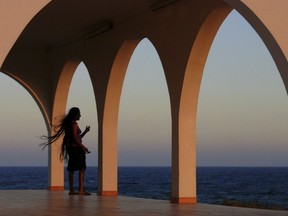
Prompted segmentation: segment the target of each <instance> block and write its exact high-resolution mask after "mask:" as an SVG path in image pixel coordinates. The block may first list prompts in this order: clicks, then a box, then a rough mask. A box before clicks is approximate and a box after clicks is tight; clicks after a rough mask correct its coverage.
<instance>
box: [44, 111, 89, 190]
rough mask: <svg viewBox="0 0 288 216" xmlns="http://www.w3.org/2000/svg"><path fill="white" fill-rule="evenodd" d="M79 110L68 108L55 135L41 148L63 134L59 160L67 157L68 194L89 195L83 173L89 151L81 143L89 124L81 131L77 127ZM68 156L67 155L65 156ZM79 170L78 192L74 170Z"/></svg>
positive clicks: (79, 115)
mask: <svg viewBox="0 0 288 216" xmlns="http://www.w3.org/2000/svg"><path fill="white" fill-rule="evenodd" d="M80 117H81V114H80V110H79V108H77V107H73V108H71V109H70V111H69V112H68V114H67V115H66V116H65V117H64V118H63V120H62V121H61V123H60V125H59V126H58V128H59V129H58V130H56V133H55V135H53V136H51V137H46V136H45V138H48V139H49V141H48V142H47V143H44V144H42V145H44V147H43V149H44V148H45V147H46V146H47V145H50V144H52V143H53V142H55V141H56V140H57V139H58V138H60V137H61V136H62V135H64V138H63V142H62V146H61V152H60V160H63V159H65V161H66V160H67V158H68V166H67V170H68V172H69V189H70V190H69V195H78V194H80V195H91V194H90V193H88V192H86V191H85V190H84V174H85V170H86V156H85V154H86V153H90V152H89V150H88V149H87V147H86V146H84V145H83V144H82V138H83V137H84V136H85V134H86V133H87V132H89V131H90V126H86V128H85V131H84V132H83V133H82V132H81V130H80V129H79V127H78V124H77V121H78V120H79V119H80ZM67 156H68V157H67ZM75 171H79V192H76V191H75V190H74V172H75Z"/></svg>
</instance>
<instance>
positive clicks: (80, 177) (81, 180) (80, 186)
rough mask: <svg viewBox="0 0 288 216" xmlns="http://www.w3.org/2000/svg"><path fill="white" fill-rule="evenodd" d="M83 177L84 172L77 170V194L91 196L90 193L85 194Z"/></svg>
mask: <svg viewBox="0 0 288 216" xmlns="http://www.w3.org/2000/svg"><path fill="white" fill-rule="evenodd" d="M84 175H85V170H84V169H82V170H79V193H80V194H81V195H91V194H90V193H88V192H86V191H85V190H84Z"/></svg>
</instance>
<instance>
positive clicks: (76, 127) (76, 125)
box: [72, 122, 88, 152]
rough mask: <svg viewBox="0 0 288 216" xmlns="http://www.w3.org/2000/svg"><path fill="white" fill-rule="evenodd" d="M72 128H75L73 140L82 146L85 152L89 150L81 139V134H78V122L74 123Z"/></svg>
mask: <svg viewBox="0 0 288 216" xmlns="http://www.w3.org/2000/svg"><path fill="white" fill-rule="evenodd" d="M72 130H73V140H74V142H75V144H76V145H78V146H80V147H81V148H82V149H83V150H84V151H85V152H87V151H88V149H87V147H86V146H84V145H83V144H82V142H81V139H80V137H79V134H78V130H79V128H78V124H77V123H76V122H74V123H73V124H72Z"/></svg>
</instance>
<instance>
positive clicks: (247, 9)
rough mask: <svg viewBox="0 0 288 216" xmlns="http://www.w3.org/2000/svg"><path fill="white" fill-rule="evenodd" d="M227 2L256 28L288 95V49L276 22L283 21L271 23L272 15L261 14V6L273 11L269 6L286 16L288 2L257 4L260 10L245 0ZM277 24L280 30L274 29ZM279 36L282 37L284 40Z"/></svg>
mask: <svg viewBox="0 0 288 216" xmlns="http://www.w3.org/2000/svg"><path fill="white" fill-rule="evenodd" d="M225 1H226V2H227V3H228V4H230V5H231V7H232V8H233V9H235V10H237V11H238V12H239V13H240V14H241V15H242V16H243V17H244V18H245V19H246V20H247V22H248V23H249V24H250V25H251V26H252V28H254V30H255V31H256V32H257V34H258V35H259V37H260V38H261V39H262V41H263V42H264V44H265V45H266V47H267V49H268V50H269V52H270V54H271V56H272V58H273V59H274V62H275V64H276V66H277V68H278V70H279V73H280V75H281V77H282V80H283V82H284V85H285V88H286V92H287V93H288V62H287V57H286V56H285V55H288V53H287V50H285V49H286V47H285V46H286V41H285V40H286V36H285V31H283V32H281V31H280V29H283V27H282V28H280V27H279V24H278V23H277V22H276V21H278V22H279V21H281V20H277V19H275V20H276V21H274V20H273V21H271V22H269V19H270V14H265V13H262V14H261V13H260V12H259V11H261V10H262V11H263V8H261V6H262V7H266V9H267V10H266V11H268V9H269V10H271V9H272V8H269V6H274V5H276V7H275V8H276V9H281V10H285V12H283V11H279V12H278V14H280V15H283V14H282V13H285V14H286V8H285V4H287V2H285V3H284V2H283V1H282V2H281V3H278V2H269V3H268V2H265V3H263V4H262V5H261V3H258V4H255V5H257V6H258V7H259V8H258V7H256V6H255V5H254V4H253V3H250V2H247V1H245V0H242V1H234V0H225ZM270 4H272V5H270ZM277 7H278V8H277ZM275 8H274V11H273V10H272V11H273V12H274V13H275V14H273V15H274V16H275V15H276V12H275ZM261 15H262V16H261ZM260 16H261V17H260ZM286 19H287V18H286ZM283 22H285V20H284V19H283V20H282V23H283ZM277 24H278V29H277V27H276V28H273V25H274V26H277ZM281 25H282V24H281ZM281 33H283V34H281ZM277 34H278V35H277ZM279 35H281V36H282V38H281V37H280V36H279ZM283 38H284V39H283ZM281 39H282V40H281ZM285 52H286V53H285Z"/></svg>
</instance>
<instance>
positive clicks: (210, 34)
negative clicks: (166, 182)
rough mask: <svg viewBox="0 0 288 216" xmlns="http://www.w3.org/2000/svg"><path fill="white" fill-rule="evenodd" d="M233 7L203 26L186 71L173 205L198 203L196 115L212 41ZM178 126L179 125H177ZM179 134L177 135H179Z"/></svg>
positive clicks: (177, 128) (214, 14)
mask: <svg viewBox="0 0 288 216" xmlns="http://www.w3.org/2000/svg"><path fill="white" fill-rule="evenodd" d="M230 11H231V8H230V7H229V6H228V5H226V4H223V5H221V6H219V7H217V8H216V9H214V10H213V11H212V12H211V13H210V15H209V16H208V17H207V18H206V20H205V21H204V23H203V24H202V26H201V28H200V30H199V32H198V34H197V37H196V39H195V41H194V44H193V47H192V50H191V52H190V56H189V58H188V62H187V65H186V69H185V74H184V80H183V84H182V90H181V95H180V102H179V103H180V104H179V113H178V122H176V121H175V122H173V124H174V126H173V127H174V130H173V134H174V136H173V137H174V138H173V139H175V138H177V139H178V141H175V140H173V143H174V144H173V149H172V194H171V202H173V203H196V202H197V198H196V112H197V103H198V94H199V90H200V84H201V79H202V74H203V70H204V67H205V62H206V59H207V56H208V52H209V49H210V46H211V44H212V42H213V39H214V37H215V35H216V33H217V31H218V29H219V28H220V26H221V24H222V22H223V21H224V19H225V18H226V17H227V16H228V14H229V13H230ZM177 124H178V125H177ZM177 133H178V134H177Z"/></svg>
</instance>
